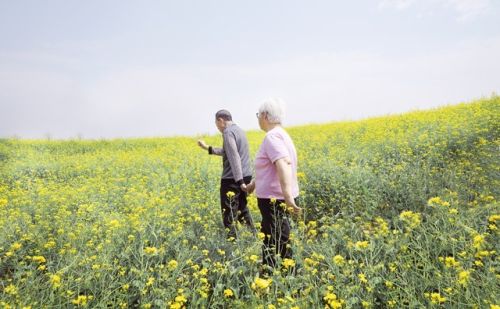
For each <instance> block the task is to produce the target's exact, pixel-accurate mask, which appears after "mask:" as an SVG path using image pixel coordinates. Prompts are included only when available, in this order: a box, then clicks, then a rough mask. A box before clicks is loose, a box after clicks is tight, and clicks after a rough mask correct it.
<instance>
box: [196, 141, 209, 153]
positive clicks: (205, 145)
mask: <svg viewBox="0 0 500 309" xmlns="http://www.w3.org/2000/svg"><path fill="white" fill-rule="evenodd" d="M198 146H200V147H201V148H202V149H205V150H208V145H207V144H205V141H203V140H201V139H200V140H198Z"/></svg>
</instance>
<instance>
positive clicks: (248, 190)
mask: <svg viewBox="0 0 500 309" xmlns="http://www.w3.org/2000/svg"><path fill="white" fill-rule="evenodd" d="M240 188H241V190H243V191H245V192H246V193H248V194H252V192H253V191H254V190H255V180H252V181H251V182H250V183H249V184H247V185H246V184H242V185H241V186H240Z"/></svg>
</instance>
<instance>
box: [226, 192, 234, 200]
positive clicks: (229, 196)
mask: <svg viewBox="0 0 500 309" xmlns="http://www.w3.org/2000/svg"><path fill="white" fill-rule="evenodd" d="M226 195H227V197H228V198H232V197H233V196H234V195H235V193H234V192H233V191H227V193H226Z"/></svg>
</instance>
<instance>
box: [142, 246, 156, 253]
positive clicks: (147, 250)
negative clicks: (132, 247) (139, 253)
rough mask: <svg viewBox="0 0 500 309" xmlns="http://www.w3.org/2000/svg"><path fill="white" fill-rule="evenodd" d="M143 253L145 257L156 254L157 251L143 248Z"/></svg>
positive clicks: (152, 248)
mask: <svg viewBox="0 0 500 309" xmlns="http://www.w3.org/2000/svg"><path fill="white" fill-rule="evenodd" d="M144 253H146V254H147V255H155V254H157V253H158V249H157V248H156V247H146V248H144Z"/></svg>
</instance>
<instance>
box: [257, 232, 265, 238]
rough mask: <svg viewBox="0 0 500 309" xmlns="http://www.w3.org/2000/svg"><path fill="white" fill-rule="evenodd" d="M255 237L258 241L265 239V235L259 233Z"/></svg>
mask: <svg viewBox="0 0 500 309" xmlns="http://www.w3.org/2000/svg"><path fill="white" fill-rule="evenodd" d="M257 237H258V238H259V239H260V240H264V238H266V234H264V233H262V232H259V233H258V234H257Z"/></svg>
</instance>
